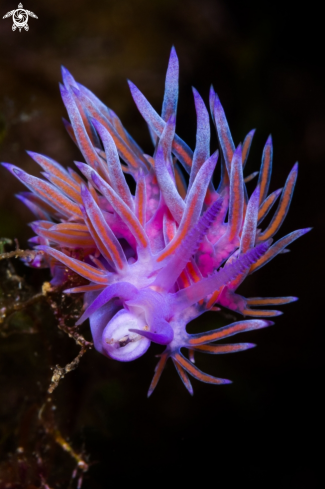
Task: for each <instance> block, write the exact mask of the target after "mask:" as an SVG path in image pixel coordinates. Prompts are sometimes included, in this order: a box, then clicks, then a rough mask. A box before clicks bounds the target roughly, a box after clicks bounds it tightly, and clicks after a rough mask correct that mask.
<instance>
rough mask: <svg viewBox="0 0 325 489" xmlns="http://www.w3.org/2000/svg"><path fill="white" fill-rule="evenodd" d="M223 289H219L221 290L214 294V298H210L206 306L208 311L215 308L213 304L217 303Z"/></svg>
mask: <svg viewBox="0 0 325 489" xmlns="http://www.w3.org/2000/svg"><path fill="white" fill-rule="evenodd" d="M221 291H222V289H219V290H215V291H214V292H213V294H212V296H211V297H210V299H209V300H208V302H207V305H206V308H207V309H210V307H212V306H213V304H214V303H215V302H216V301H217V299H218V297H219V295H220V293H221Z"/></svg>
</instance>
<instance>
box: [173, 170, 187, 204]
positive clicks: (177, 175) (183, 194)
mask: <svg viewBox="0 0 325 489" xmlns="http://www.w3.org/2000/svg"><path fill="white" fill-rule="evenodd" d="M174 168H175V181H176V188H177V190H178V193H179V195H180V196H181V197H182V199H185V197H186V192H187V189H186V187H185V184H184V181H183V179H182V175H181V170H180V168H179V167H178V166H177V165H175V167H174Z"/></svg>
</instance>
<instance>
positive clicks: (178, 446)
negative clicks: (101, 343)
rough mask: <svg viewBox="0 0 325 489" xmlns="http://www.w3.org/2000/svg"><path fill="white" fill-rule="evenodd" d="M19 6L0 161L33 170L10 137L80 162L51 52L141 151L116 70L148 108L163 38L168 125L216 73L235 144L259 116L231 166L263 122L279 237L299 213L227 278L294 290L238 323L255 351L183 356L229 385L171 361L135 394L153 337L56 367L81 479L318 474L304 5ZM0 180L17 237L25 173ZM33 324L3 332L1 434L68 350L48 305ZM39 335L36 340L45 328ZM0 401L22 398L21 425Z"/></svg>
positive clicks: (322, 120)
mask: <svg viewBox="0 0 325 489" xmlns="http://www.w3.org/2000/svg"><path fill="white" fill-rule="evenodd" d="M17 2H18V0H15V1H13V0H5V1H1V4H0V6H1V12H0V14H1V17H2V16H3V15H4V14H5V13H6V12H7V11H9V10H12V9H14V8H17V5H16V3H17ZM23 3H24V8H26V9H29V10H31V11H33V12H35V14H36V15H37V16H38V19H37V20H36V19H33V18H30V20H29V28H30V30H29V32H28V33H26V32H25V31H22V32H21V33H19V32H18V31H16V32H12V30H11V25H12V21H11V18H9V19H5V20H0V159H1V161H8V162H11V163H14V164H16V165H18V166H21V167H22V168H24V169H25V170H27V171H29V172H31V173H33V174H38V172H39V170H38V168H37V166H36V164H35V163H34V162H32V160H31V159H30V158H29V157H28V156H27V155H26V153H25V152H24V151H25V149H30V150H33V151H36V152H39V153H44V154H46V155H48V156H50V157H52V158H54V159H56V160H57V161H59V162H61V163H62V164H64V165H71V163H72V161H73V160H74V159H76V160H78V159H79V160H80V155H79V153H78V151H77V149H76V148H75V147H74V145H73V143H72V141H71V140H70V139H69V137H68V135H67V134H66V133H65V130H64V128H63V126H62V123H61V116H65V109H64V106H63V104H62V102H61V100H60V96H59V90H58V85H57V82H58V81H59V79H60V65H61V64H63V65H65V66H66V67H67V68H68V69H69V70H71V71H72V73H73V74H74V76H75V77H76V78H77V80H78V81H80V82H81V83H83V84H84V85H86V86H87V87H88V88H90V89H91V90H92V91H93V92H95V93H96V94H97V95H98V96H99V98H100V99H101V100H103V101H104V102H105V103H106V104H107V105H108V106H109V107H111V108H112V109H113V110H114V111H115V112H116V113H117V114H118V115H119V117H120V118H121V119H122V121H123V123H124V124H125V126H126V128H127V129H128V130H129V132H130V133H131V134H132V135H133V136H134V137H135V139H136V140H137V141H138V143H139V144H140V145H142V147H143V148H144V151H145V152H150V151H151V146H150V139H149V136H148V134H147V131H146V125H145V124H144V123H143V121H142V120H141V117H140V116H139V114H138V113H137V110H136V108H135V106H134V104H133V101H132V98H131V96H130V94H129V91H128V87H127V83H126V78H130V79H131V80H132V81H133V82H134V83H135V84H136V85H137V86H138V87H139V88H140V90H141V91H143V92H144V94H145V95H146V96H147V97H148V99H149V100H150V101H151V103H152V104H153V106H154V107H155V108H156V109H157V110H160V107H161V102H162V94H163V87H164V76H165V70H166V67H167V62H168V56H169V51H170V48H171V46H172V45H175V47H176V50H177V53H178V56H179V60H180V101H179V112H178V119H177V132H178V134H179V135H180V136H181V137H182V138H184V139H185V140H186V142H187V143H188V144H189V145H190V146H191V147H192V148H194V145H195V130H196V122H195V110H194V104H193V100H192V93H191V86H192V85H193V86H195V87H196V88H197V89H198V90H199V92H200V93H201V94H202V96H203V98H204V100H205V101H206V102H207V101H208V91H209V86H210V84H211V83H213V85H214V88H215V89H216V91H217V92H218V94H219V96H220V98H221V102H222V104H223V106H224V108H225V111H226V114H227V118H228V121H229V123H230V127H231V130H232V134H233V137H234V141H235V144H238V143H239V142H240V141H242V140H243V139H244V137H245V135H246V134H247V132H248V131H249V130H251V129H252V128H255V127H256V128H257V133H256V135H255V138H254V142H253V146H252V150H251V155H250V158H249V163H248V164H247V170H246V175H247V174H249V173H250V172H251V171H256V170H258V167H259V164H260V158H261V154H262V149H263V145H264V143H265V141H266V139H267V136H268V134H269V133H272V136H273V142H274V174H273V177H272V182H271V191H273V190H275V189H277V188H279V187H282V186H283V184H284V182H285V179H286V177H287V174H288V173H289V171H290V169H291V168H292V166H293V164H294V163H295V161H297V160H299V163H300V170H299V177H298V183H297V186H296V190H295V194H294V198H293V202H292V205H291V209H290V212H289V214H288V216H287V218H286V222H285V224H284V225H283V228H282V230H281V236H283V235H285V234H287V233H288V232H291V231H293V230H295V229H299V228H304V227H309V226H312V227H314V229H313V231H312V232H311V233H310V234H308V235H307V236H305V237H303V238H301V239H300V240H298V241H297V242H295V243H294V244H292V245H291V246H290V249H291V253H290V254H285V255H280V256H278V257H277V258H276V259H275V260H274V261H273V262H272V263H271V264H269V265H267V266H266V267H265V268H263V269H261V270H260V271H258V272H257V273H256V274H254V275H253V276H252V277H250V278H249V279H247V280H246V282H245V284H244V286H243V287H242V289H241V290H242V292H243V294H244V295H246V296H248V297H249V296H280V295H294V296H298V297H299V302H296V303H293V304H290V305H287V306H284V307H283V311H284V313H285V314H284V315H283V316H280V317H278V318H276V321H275V323H276V324H275V325H274V326H273V327H272V328H269V329H267V330H263V331H260V332H256V333H247V334H246V335H245V336H242V337H241V338H239V339H240V340H243V341H249V342H254V343H258V347H257V348H255V349H253V350H250V351H248V352H244V353H238V354H236V355H233V356H232V355H228V356H218V357H211V356H206V357H202V358H200V357H198V362H199V366H200V367H201V368H202V369H203V370H205V371H208V372H209V373H211V374H214V375H217V376H219V377H225V378H230V379H232V380H233V382H234V383H233V384H232V385H230V386H221V387H214V386H210V385H205V384H200V383H199V382H197V381H195V380H194V381H193V385H194V390H195V395H194V397H193V398H191V397H190V396H189V395H188V394H187V392H186V391H185V389H184V388H183V386H182V384H181V382H180V380H179V379H178V378H177V374H176V372H175V371H174V370H173V367H172V365H169V367H168V368H167V369H166V372H164V374H163V376H162V379H161V381H160V383H159V385H158V388H157V390H156V392H155V393H154V394H153V396H152V398H150V399H149V400H147V399H146V391H147V388H148V386H149V383H150V381H151V377H152V374H153V369H154V365H155V362H156V359H155V358H154V355H153V353H154V352H155V349H153V350H154V352H152V351H151V350H150V351H149V352H148V353H147V355H146V356H145V357H144V358H141V359H139V360H137V361H136V362H134V363H132V364H120V363H117V362H113V361H110V360H108V359H106V358H104V357H102V356H100V355H99V354H97V353H96V352H94V351H93V352H90V353H88V354H87V355H86V357H85V358H84V359H83V360H82V362H81V364H80V367H79V368H78V369H77V370H76V371H75V372H72V373H71V374H69V376H68V377H66V379H64V380H63V381H62V384H60V386H59V387H58V389H57V391H55V394H54V401H55V403H56V405H57V419H58V425H59V427H60V429H61V431H62V433H63V434H64V436H66V437H69V438H70V440H71V442H72V444H73V446H74V447H75V448H76V449H78V447H79V448H80V447H81V446H84V449H85V451H86V452H87V453H88V454H89V455H90V460H91V461H93V462H96V463H95V464H94V465H93V466H92V467H91V469H90V471H89V472H88V474H87V475H86V477H85V479H84V486H83V487H85V488H88V487H91V488H97V487H98V488H106V487H109V485H112V484H114V485H115V484H117V483H121V484H125V483H126V482H131V483H132V482H138V483H139V482H140V483H143V484H145V483H147V482H150V483H151V484H155V483H157V482H160V481H165V483H169V482H168V481H169V480H171V481H173V480H175V479H173V478H172V477H174V476H175V474H176V475H177V476H179V477H182V478H183V479H182V480H183V481H184V483H185V480H186V478H187V477H190V478H194V477H196V476H197V477H199V478H200V484H202V485H204V486H205V485H207V483H208V482H210V483H213V485H215V486H218V487H235V485H236V486H237V484H238V483H242V484H248V483H249V484H254V485H255V484H256V485H258V486H259V487H268V486H269V485H272V486H274V487H277V488H282V487H283V488H284V487H285V488H287V487H295V488H300V487H301V488H305V487H310V488H314V487H315V488H316V487H320V485H321V477H320V470H321V464H322V463H323V459H322V458H321V447H322V444H323V441H322V440H323V435H322V428H323V427H322V420H321V416H320V415H321V412H322V411H323V406H322V402H321V397H322V396H321V392H322V390H323V378H321V367H322V365H323V362H322V355H323V348H322V346H323V344H324V343H323V340H322V338H321V333H322V331H323V314H322V312H323V302H324V298H323V282H322V279H323V277H324V260H323V246H324V244H323V239H322V238H323V235H324V233H323V227H322V226H323V221H324V185H323V180H324V164H325V90H324V87H325V70H324V34H323V24H322V15H321V7H320V4H319V2H308V3H306V4H304V6H303V5H302V4H299V3H297V2H293V1H283V2H277V1H273V2H268V1H263V2H260V1H259V2H258V1H252V0H247V1H245V2H243V1H236V0H187V1H175V0H151V1H150V0H133V1H127V0H116V1H115V0H109V1H105V0H102V1H99V0H78V1H70V2H68V1H67V0H57V1H55V2H54V1H51V2H44V1H36V0H28V1H27V0H25V1H24V2H23ZM215 147H216V138H214V139H213V140H212V149H213V150H214V149H215ZM0 186H1V191H0V205H1V214H0V236H5V237H10V238H14V237H16V238H18V239H19V242H20V244H21V247H26V246H27V244H26V240H27V239H28V237H30V236H31V230H30V228H29V227H28V226H27V223H28V222H29V221H30V220H32V216H31V214H30V213H29V211H28V210H26V209H24V207H23V206H22V204H21V203H20V202H19V201H18V200H16V199H15V198H14V193H15V192H18V191H21V190H22V186H21V185H20V184H19V182H18V181H16V180H15V179H14V178H13V177H12V176H11V175H10V174H9V173H8V172H6V171H5V170H4V169H0ZM251 190H252V187H250V188H249V191H251ZM279 237H280V235H279ZM19 271H20V273H21V274H24V275H25V276H26V279H27V282H28V281H29V282H30V283H33V285H34V286H35V288H37V287H39V285H40V283H41V280H43V279H46V278H47V276H46V274H45V275H42V273H41V272H40V275H35V273H32V272H31V271H30V270H28V269H24V268H19ZM37 273H38V272H37ZM40 277H42V278H40ZM214 321H215V315H213V314H212V313H210V314H207V318H206V319H205V322H206V325H207V326H208V327H210V328H211V327H215V324H216V323H215V322H214ZM43 327H44V329H43V333H42V334H41V335H40V334H36V335H20V336H19V335H15V336H12V337H9V338H7V339H2V340H1V342H2V346H1V354H2V355H3V357H2V358H3V359H4V360H2V362H1V367H0V382H2V386H1V387H0V392H1V394H0V396H1V405H2V407H1V409H0V421H1V426H2V430H5V428H4V427H5V426H6V427H7V428H8V429H10V430H11V431H12V434H14V435H15V436H16V435H17V433H18V431H17V426H18V425H19V422H20V421H19V420H21V417H22V416H23V414H22V413H24V412H26V409H27V410H28V408H29V406H30V405H32V404H33V403H34V402H37V399H38V396H40V392H43V391H44V388H45V390H46V386H47V384H48V381H49V378H50V375H51V373H50V370H49V366H50V365H54V364H55V363H60V364H61V365H64V364H65V363H67V362H69V361H71V360H72V358H73V357H74V356H75V354H76V353H77V351H78V350H77V349H76V348H75V346H74V344H73V342H72V341H71V340H70V339H68V338H67V337H65V336H63V335H62V334H56V333H55V321H54V320H53V319H51V318H50V319H48V320H47V321H46V322H45V323H44V325H43ZM53 331H54V332H53ZM47 335H48V337H49V338H50V340H44V336H47ZM40 337H41V338H40ZM21 338H22V339H21ZM46 341H47V343H46ZM44 342H45V343H44ZM49 342H50V343H51V347H52V350H51V355H52V356H51V357H50V359H49V357H48V356H47V360H46V361H45V360H44V358H43V357H44V344H47V345H48V343H49ZM47 348H49V346H47ZM45 350H46V348H45ZM35 352H36V354H35ZM157 352H158V350H157V351H156V353H157ZM35 356H36V357H37V358H39V360H37V361H36V360H35V358H34V357H35ZM43 360H44V361H43ZM46 362H47V363H46ZM38 383H43V384H42V387H37V385H38ZM44 386H45V387H44ZM22 406H23V407H22ZM10 413H15V416H16V414H17V413H20V414H19V416H21V417H20V418H19V416H18V417H15V420H16V421H17V419H18V421H17V423H18V424H17V423H16V425H15V424H14V423H13V422H12V421H11V420H10V419H11V418H10ZM26 423H27V424H28V422H26ZM31 429H32V428H31ZM3 433H4V431H3ZM14 435H13V436H11V435H10V436H9V435H8V434H7V435H6V436H4V435H2V444H1V445H0V447H1V448H0V454H1V456H2V457H3V459H6V456H7V455H8V453H9V452H12V451H13V450H14V449H15V448H14V446H15V437H14ZM17 436H18V435H17ZM0 443H1V439H0ZM31 450H32V448H31ZM58 457H59V455H58ZM60 463H61V462H60ZM71 467H72V468H73V465H72V466H71ZM69 470H70V469H69ZM57 471H58V467H57V465H55V464H54V463H53V466H51V467H50V468H49V469H48V473H49V480H50V481H52V483H51V484H52V485H51V487H68V484H67V483H65V482H64V481H65V479H64V477H65V476H64V475H61V474H57ZM71 471H72V469H71ZM172 474H173V475H172Z"/></svg>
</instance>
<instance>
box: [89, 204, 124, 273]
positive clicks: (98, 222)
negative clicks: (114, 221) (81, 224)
mask: <svg viewBox="0 0 325 489" xmlns="http://www.w3.org/2000/svg"><path fill="white" fill-rule="evenodd" d="M95 214H96V213H95ZM93 218H94V220H95V222H96V225H97V228H98V229H99V230H100V233H101V236H103V237H104V240H105V241H104V243H103V245H104V246H105V245H107V246H108V247H109V250H110V253H111V254H112V255H113V256H114V258H115V261H116V263H117V265H118V267H119V268H121V269H122V268H123V261H122V259H121V257H120V254H119V252H118V250H117V248H116V246H115V243H114V242H113V241H112V239H111V238H110V236H109V234H108V233H107V232H106V229H105V225H104V224H103V222H102V221H101V219H99V218H96V216H93Z"/></svg>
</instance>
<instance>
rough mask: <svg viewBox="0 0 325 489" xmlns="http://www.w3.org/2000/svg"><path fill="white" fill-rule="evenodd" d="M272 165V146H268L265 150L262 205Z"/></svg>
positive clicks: (261, 192)
mask: <svg viewBox="0 0 325 489" xmlns="http://www.w3.org/2000/svg"><path fill="white" fill-rule="evenodd" d="M270 163H271V146H270V145H269V144H268V145H267V146H266V148H265V160H264V166H263V173H262V178H261V183H260V204H261V202H262V200H263V199H264V197H265V193H266V192H265V191H266V185H267V181H268V173H269V168H270Z"/></svg>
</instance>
